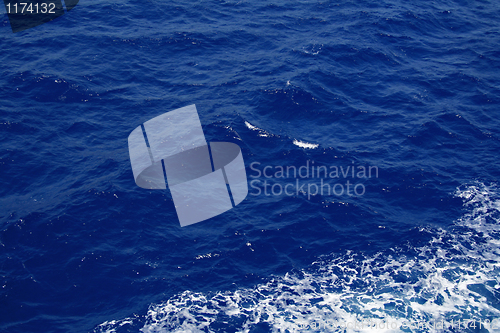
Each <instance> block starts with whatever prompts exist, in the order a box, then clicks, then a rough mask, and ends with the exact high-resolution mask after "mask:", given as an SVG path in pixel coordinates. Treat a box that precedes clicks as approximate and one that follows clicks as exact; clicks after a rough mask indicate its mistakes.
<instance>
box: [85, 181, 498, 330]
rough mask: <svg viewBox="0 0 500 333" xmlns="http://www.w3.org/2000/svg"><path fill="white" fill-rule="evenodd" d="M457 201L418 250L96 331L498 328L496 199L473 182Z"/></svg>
mask: <svg viewBox="0 0 500 333" xmlns="http://www.w3.org/2000/svg"><path fill="white" fill-rule="evenodd" d="M454 195H455V196H456V197H458V198H461V199H463V201H464V207H465V209H466V212H465V214H464V215H463V216H462V217H461V218H460V219H458V220H457V221H456V222H455V223H454V225H453V227H452V228H450V229H442V228H438V229H429V230H428V231H430V232H432V233H433V234H434V237H433V239H432V240H431V241H430V242H428V243H427V244H425V245H423V246H418V247H412V245H411V244H408V245H407V248H403V247H401V248H392V249H388V250H387V251H382V252H379V253H377V254H375V255H371V256H367V255H364V254H363V253H354V252H351V251H347V252H346V253H344V254H342V255H340V256H339V255H337V254H331V255H329V256H325V257H322V258H320V260H318V261H316V262H314V263H312V264H311V266H310V267H309V268H307V269H304V270H301V271H296V272H289V273H287V274H285V275H284V276H277V277H273V278H271V279H269V281H268V282H266V283H263V284H260V285H257V286H255V287H253V288H241V289H237V290H235V291H217V292H214V293H198V292H193V291H189V290H186V291H184V292H182V293H180V294H178V295H175V296H174V297H171V298H170V299H169V300H167V301H166V302H163V303H159V304H152V305H151V306H150V307H149V310H148V312H147V314H145V315H143V316H135V317H130V318H126V319H122V320H113V321H107V322H104V323H102V324H100V325H99V326H98V327H96V328H95V330H94V331H93V332H94V333H97V332H106V333H111V332H130V331H131V330H130V329H131V328H132V327H136V328H138V331H140V332H145V333H153V332H155V333H160V332H227V331H235V332H236V331H237V332H258V331H272V332H302V331H304V332H305V331H324V330H329V331H343V330H344V329H347V330H348V331H352V332H365V331H373V330H377V331H380V332H392V331H394V332H395V331H399V330H400V329H401V328H402V327H403V325H406V326H404V327H406V328H407V329H408V331H410V332H428V331H443V330H447V329H450V328H451V325H455V328H457V323H460V325H461V327H462V329H464V326H465V325H466V324H467V325H469V328H470V329H471V330H472V328H471V327H472V325H477V327H478V326H479V325H482V326H483V328H484V329H485V330H486V331H488V332H494V331H497V329H499V328H500V303H499V301H500V278H499V276H500V275H499V271H500V251H499V245H500V237H499V235H500V224H499V222H500V192H499V189H498V187H497V185H496V184H490V185H485V184H483V183H476V184H472V185H466V186H462V187H460V188H458V189H457V191H456V193H455V194H454ZM349 325H350V326H349ZM363 325H364V326H363ZM370 325H371V326H370ZM376 325H378V326H376ZM425 325H427V326H425ZM439 325H443V326H442V327H440V326H439ZM469 328H468V329H469Z"/></svg>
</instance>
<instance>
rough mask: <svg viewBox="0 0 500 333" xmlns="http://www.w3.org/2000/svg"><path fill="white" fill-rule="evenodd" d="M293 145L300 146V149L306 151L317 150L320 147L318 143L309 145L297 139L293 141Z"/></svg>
mask: <svg viewBox="0 0 500 333" xmlns="http://www.w3.org/2000/svg"><path fill="white" fill-rule="evenodd" d="M293 144H294V145H296V146H299V147H300V148H304V149H316V148H318V147H319V144H317V143H308V142H303V141H299V140H297V139H295V140H293Z"/></svg>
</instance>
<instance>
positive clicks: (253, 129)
mask: <svg viewBox="0 0 500 333" xmlns="http://www.w3.org/2000/svg"><path fill="white" fill-rule="evenodd" d="M245 125H246V127H248V128H249V129H251V130H252V131H257V132H258V133H259V134H258V135H259V136H262V137H271V136H274V135H272V134H271V133H269V132H266V131H265V130H263V129H262V128H258V127H257V126H254V125H252V124H250V123H249V122H248V121H245Z"/></svg>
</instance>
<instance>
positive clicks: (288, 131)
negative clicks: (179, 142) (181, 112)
mask: <svg viewBox="0 0 500 333" xmlns="http://www.w3.org/2000/svg"><path fill="white" fill-rule="evenodd" d="M1 15H2V17H1V20H0V34H1V38H0V49H1V52H0V64H1V65H0V69H1V73H2V75H1V76H0V147H1V149H0V181H1V186H0V193H1V194H0V208H1V209H0V251H1V256H0V286H1V288H0V330H1V331H4V332H21V333H24V332H44V333H46V332H94V333H96V332H148V333H150V332H285V331H286V330H288V331H289V332H298V331H324V328H323V329H322V328H317V326H316V325H319V324H318V323H321V324H322V325H326V324H327V323H333V322H335V323H341V322H354V321H356V320H372V321H377V320H378V321H385V322H391V321H404V320H406V321H413V322H429V323H431V322H433V323H436V322H440V321H447V322H450V321H451V320H455V321H456V320H476V321H480V320H481V321H482V322H486V321H488V322H490V323H494V324H495V325H493V327H497V328H496V329H495V328H491V326H490V327H489V328H481V329H479V328H478V327H476V328H467V329H465V328H463V327H461V328H450V327H444V328H443V329H439V328H432V329H428V328H422V327H420V328H419V327H410V328H408V329H407V330H406V331H411V332H427V331H429V330H431V331H432V330H435V331H446V332H462V331H463V332H485V331H490V332H494V331H498V330H499V329H500V278H499V276H500V274H499V269H500V267H499V259H500V252H499V245H500V229H499V228H500V226H499V223H500V188H499V187H498V179H499V175H500V172H499V166H498V163H499V162H498V161H499V158H498V157H499V155H500V154H499V151H500V140H499V138H500V121H499V120H498V119H499V116H500V49H499V45H500V19H499V18H500V5H499V4H498V3H497V2H493V1H490V2H488V1H476V2H465V1H439V2H425V1H424V2H421V3H418V4H411V3H410V2H408V1H370V2H368V1H348V2H339V3H337V2H329V1H324V2H319V1H274V2H272V3H271V2H269V1H198V2H191V1H189V2H188V1H173V2H160V1H156V0H152V1H146V2H130V1H128V2H127V1H125V2H118V1H115V2H110V1H96V0H92V1H84V0H81V1H80V2H79V4H78V6H77V7H75V9H73V10H72V11H71V12H70V13H68V14H66V15H63V16H62V17H60V18H58V19H56V20H54V21H52V22H49V23H46V24H43V25H42V26H39V27H36V28H32V29H29V30H26V31H24V32H20V33H16V34H13V33H12V32H11V29H10V27H9V22H8V19H7V15H6V13H5V12H2V13H1ZM190 104H196V106H197V109H198V112H199V115H200V120H201V123H202V125H203V131H204V133H205V135H206V138H207V141H228V142H234V143H237V144H238V145H239V146H240V147H241V149H242V152H243V156H244V160H245V163H246V166H247V174H248V178H249V181H251V180H257V181H259V182H264V181H266V180H267V181H268V182H269V183H270V185H276V186H277V187H276V188H279V187H280V186H286V185H287V184H289V183H293V184H295V181H296V179H286V178H276V177H272V178H269V179H268V178H265V177H264V176H263V175H260V177H257V173H258V172H256V171H254V170H252V169H251V168H250V165H251V164H252V163H254V162H257V164H254V165H258V167H257V169H258V170H260V171H262V170H263V169H264V168H265V167H266V166H271V167H273V170H276V166H296V167H297V168H298V167H300V166H304V165H307V163H312V162H314V165H315V166H327V167H330V166H334V167H337V168H343V170H346V168H347V167H352V166H356V167H357V166H367V167H368V166H375V167H377V168H378V177H375V176H374V177H367V178H357V177H349V176H348V175H347V178H346V179H347V180H350V181H351V182H354V183H362V184H363V186H364V188H365V193H364V195H361V196H349V195H347V194H345V193H344V194H342V195H339V196H337V195H321V194H316V195H311V193H309V195H308V193H304V192H301V191H299V189H297V188H296V187H293V189H294V191H295V190H296V192H295V194H294V195H291V196H286V195H278V196H273V195H271V196H266V195H264V194H261V195H252V193H255V192H256V190H255V189H252V188H251V189H250V194H249V196H248V197H247V198H246V200H245V201H243V202H242V203H241V204H239V205H238V206H237V207H236V208H234V209H232V210H230V211H229V212H227V213H224V214H222V215H220V216H217V217H215V218H212V219H210V220H208V221H205V222H202V223H198V224H196V225H192V226H189V227H185V228H181V227H180V226H179V222H178V219H177V216H176V214H175V209H174V205H173V202H172V198H171V195H170V193H169V191H168V190H167V191H149V190H144V189H141V188H139V187H137V186H136V185H135V183H134V180H133V176H132V170H131V166H130V162H129V157H128V149H127V137H128V135H129V133H130V132H131V131H132V130H133V129H134V128H136V127H137V126H139V125H140V124H142V123H144V122H145V121H147V120H148V119H151V118H153V117H155V116H157V115H160V114H162V113H164V112H167V111H170V110H173V109H176V108H179V107H183V106H186V105H190ZM258 163H260V164H258ZM346 179H343V178H342V177H341V178H340V179H328V181H329V182H331V183H332V184H334V183H335V182H337V181H338V182H341V183H345V180H346ZM299 180H300V181H301V182H302V183H301V184H306V187H307V184H310V183H311V182H312V183H314V182H318V181H319V178H307V179H299ZM299 185H300V184H299ZM294 186H295V185H294ZM315 327H316V328H315ZM330 329H331V330H332V331H335V330H336V331H342V330H343V328H342V327H334V328H330ZM391 330H392V331H399V330H400V329H391V328H389V329H385V331H391ZM348 331H354V332H357V331H373V328H371V329H370V328H367V327H364V328H359V327H358V328H353V327H351V328H348ZM377 331H380V332H382V331H384V329H379V330H377Z"/></svg>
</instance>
